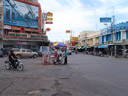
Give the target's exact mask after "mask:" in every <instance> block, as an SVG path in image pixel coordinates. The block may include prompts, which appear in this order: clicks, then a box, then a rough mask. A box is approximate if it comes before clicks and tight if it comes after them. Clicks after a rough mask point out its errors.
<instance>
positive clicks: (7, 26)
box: [4, 25, 12, 29]
mask: <svg viewBox="0 0 128 96" xmlns="http://www.w3.org/2000/svg"><path fill="white" fill-rule="evenodd" d="M4 29H12V27H11V26H9V25H4Z"/></svg>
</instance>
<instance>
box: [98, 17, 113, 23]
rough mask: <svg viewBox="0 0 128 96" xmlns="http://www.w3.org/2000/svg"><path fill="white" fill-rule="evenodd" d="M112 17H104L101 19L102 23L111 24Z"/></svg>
mask: <svg viewBox="0 0 128 96" xmlns="http://www.w3.org/2000/svg"><path fill="white" fill-rule="evenodd" d="M111 21H112V20H111V17H102V18H100V23H111Z"/></svg>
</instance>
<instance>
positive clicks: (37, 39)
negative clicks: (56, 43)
mask: <svg viewBox="0 0 128 96" xmlns="http://www.w3.org/2000/svg"><path fill="white" fill-rule="evenodd" d="M0 3H1V4H2V3H3V4H4V6H2V7H0V16H1V19H2V20H1V21H0V24H1V25H2V26H0V30H2V31H1V32H0V34H1V37H2V38H1V39H0V48H12V47H24V48H36V47H39V46H42V45H47V44H48V43H49V41H48V38H47V36H46V35H45V34H42V30H41V28H42V24H41V23H42V16H41V13H42V10H41V6H40V4H39V3H38V0H28V1H27V0H15V1H13V0H4V1H1V2H0ZM3 4H2V5H3ZM1 14H2V15H1Z"/></svg>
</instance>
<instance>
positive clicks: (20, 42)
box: [16, 41, 28, 45]
mask: <svg viewBox="0 0 128 96" xmlns="http://www.w3.org/2000/svg"><path fill="white" fill-rule="evenodd" d="M16 44H19V45H28V42H22V41H17V42H16Z"/></svg>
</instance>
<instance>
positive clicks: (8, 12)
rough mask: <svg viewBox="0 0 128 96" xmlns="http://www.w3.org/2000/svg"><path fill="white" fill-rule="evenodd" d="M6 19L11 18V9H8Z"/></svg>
mask: <svg viewBox="0 0 128 96" xmlns="http://www.w3.org/2000/svg"><path fill="white" fill-rule="evenodd" d="M6 19H10V10H9V9H6Z"/></svg>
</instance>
